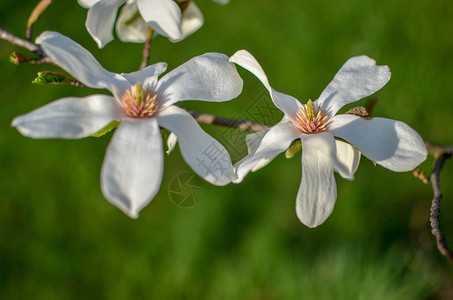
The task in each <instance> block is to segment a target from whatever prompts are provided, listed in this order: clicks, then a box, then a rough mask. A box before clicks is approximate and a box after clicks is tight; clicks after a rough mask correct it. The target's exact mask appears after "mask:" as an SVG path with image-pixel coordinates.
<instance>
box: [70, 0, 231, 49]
mask: <svg viewBox="0 0 453 300" xmlns="http://www.w3.org/2000/svg"><path fill="white" fill-rule="evenodd" d="M78 2H79V4H80V5H81V6H83V7H85V8H89V9H90V10H89V11H88V16H87V21H86V27H87V29H88V32H89V33H90V34H91V36H92V37H93V39H94V40H95V41H96V43H97V44H98V46H99V48H102V47H104V46H105V45H106V44H108V43H109V42H110V41H112V40H113V33H112V31H113V27H114V26H115V19H116V15H117V12H118V9H119V7H120V6H121V5H122V4H124V3H126V4H125V5H124V6H123V7H122V9H121V12H120V14H119V16H118V20H117V21H116V33H117V34H118V37H119V39H120V40H122V41H123V42H136V43H143V42H145V41H146V39H147V38H148V30H149V27H151V28H152V29H153V30H154V31H155V32H156V33H158V34H160V35H163V36H166V37H168V38H169V39H170V40H171V41H173V42H177V41H180V40H182V39H184V38H185V37H187V36H189V35H191V34H192V33H194V32H195V31H197V30H198V29H199V28H200V27H201V25H203V21H204V20H203V14H202V13H201V11H200V9H199V8H198V6H197V5H196V4H195V3H194V2H193V1H192V0H178V1H174V0H127V1H126V0H78ZM176 2H178V3H180V4H179V5H178V3H176ZM215 2H218V3H220V4H227V3H228V2H229V1H228V0H227V1H225V0H216V1H215Z"/></svg>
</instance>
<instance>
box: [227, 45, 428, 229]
mask: <svg viewBox="0 0 453 300" xmlns="http://www.w3.org/2000/svg"><path fill="white" fill-rule="evenodd" d="M230 61H231V62H234V63H236V64H238V65H240V66H242V67H244V68H245V69H247V70H249V71H250V72H251V73H253V74H254V75H255V76H256V77H258V79H259V80H260V81H261V82H262V83H263V84H264V86H265V87H266V88H267V89H268V91H269V93H270V95H271V98H272V101H273V102H274V104H275V105H276V106H277V107H278V108H279V109H280V110H281V111H283V113H284V114H285V117H284V118H283V120H282V121H281V122H280V123H278V124H276V125H275V126H273V127H272V128H271V129H269V130H267V131H266V132H264V133H263V132H261V133H257V134H253V135H252V136H251V137H250V138H249V139H248V140H249V149H250V150H251V153H250V154H249V155H248V156H246V157H245V158H243V159H242V160H241V161H239V162H238V163H237V164H236V165H235V169H236V172H237V175H238V179H237V180H236V181H235V182H236V183H238V182H241V181H242V180H243V179H244V177H245V176H246V175H247V174H248V173H249V172H250V171H255V170H257V169H259V168H261V167H263V166H265V165H266V164H267V163H269V162H270V161H271V160H272V159H273V158H274V157H275V156H277V155H278V154H279V153H281V152H283V151H285V150H287V149H288V147H289V146H290V145H291V143H292V142H293V141H294V140H296V139H299V140H300V141H301V143H302V182H301V184H300V187H299V191H298V193H297V198H296V213H297V216H298V217H299V219H300V221H301V222H302V223H304V224H305V225H307V226H308V227H316V226H318V225H320V224H322V223H323V222H324V221H325V220H326V219H327V218H328V217H329V216H330V214H331V213H332V210H333V207H334V205H335V201H336V198H337V189H336V184H335V177H334V171H336V172H338V173H339V174H340V175H341V176H342V177H343V178H346V179H353V175H354V172H355V171H356V169H357V167H358V164H359V159H360V153H359V152H358V151H357V150H356V148H357V149H359V150H360V152H361V153H363V154H364V155H365V156H366V157H368V158H369V159H370V160H372V161H374V162H376V163H377V164H379V165H381V166H383V167H385V168H387V169H389V170H392V171H396V172H405V171H410V170H412V169H414V168H415V167H416V166H418V165H419V164H420V163H421V162H423V161H424V160H425V159H426V156H427V150H426V148H425V145H424V143H423V140H422V139H421V137H420V136H419V135H418V134H417V132H415V131H414V130H413V129H412V128H411V127H409V126H408V125H407V124H405V123H403V122H399V121H394V120H389V119H384V118H372V119H364V118H361V117H359V116H356V115H351V114H340V115H337V112H338V110H339V109H340V108H342V107H343V106H344V105H346V104H349V103H352V102H355V101H357V100H360V99H362V98H364V97H367V96H369V95H371V94H373V93H375V92H376V91H378V90H379V89H381V88H382V87H383V86H384V85H385V84H386V83H387V82H388V81H389V79H390V70H389V68H388V67H387V66H377V65H376V62H375V61H374V60H372V59H371V58H369V57H367V56H358V57H353V58H351V59H349V60H348V61H347V62H346V63H345V64H344V65H343V66H342V67H341V69H340V70H339V71H338V73H337V74H336V75H335V77H334V79H333V80H332V82H330V84H329V85H328V86H327V87H326V89H325V90H324V91H323V92H322V93H321V96H320V97H319V98H318V100H316V101H314V102H311V101H310V100H309V101H308V103H307V104H305V105H302V104H301V103H300V102H299V101H298V100H297V99H296V98H294V97H291V96H288V95H285V94H282V93H279V92H277V91H275V90H274V89H273V88H272V87H271V86H270V84H269V82H268V79H267V76H266V74H265V73H264V71H263V69H262V67H261V66H260V64H259V63H258V62H257V61H256V59H255V58H254V57H253V56H252V55H251V54H250V53H248V52H247V51H245V50H240V51H238V52H236V53H235V54H234V55H233V56H232V57H231V58H230ZM259 135H261V136H259ZM334 137H338V138H341V139H343V140H345V141H346V142H348V143H350V144H352V145H353V146H354V147H353V146H351V145H350V144H348V143H345V142H342V141H338V140H335V138H334ZM355 147H356V148H355Z"/></svg>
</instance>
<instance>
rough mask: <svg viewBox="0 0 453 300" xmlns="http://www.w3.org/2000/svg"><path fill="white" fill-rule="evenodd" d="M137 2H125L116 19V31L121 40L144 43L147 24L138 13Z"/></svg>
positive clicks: (146, 34) (147, 29)
mask: <svg viewBox="0 0 453 300" xmlns="http://www.w3.org/2000/svg"><path fill="white" fill-rule="evenodd" d="M137 13H138V14H139V12H138V7H137V3H135V2H132V3H126V5H124V6H123V7H122V8H121V12H120V14H119V16H118V20H117V21H116V33H117V34H118V37H119V39H120V40H121V41H123V42H133V43H144V42H145V41H146V39H147V38H148V31H149V26H148V24H146V22H145V20H143V18H142V16H141V15H140V14H139V15H138V16H137V15H136V14H137Z"/></svg>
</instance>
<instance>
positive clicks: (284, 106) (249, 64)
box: [230, 50, 302, 122]
mask: <svg viewBox="0 0 453 300" xmlns="http://www.w3.org/2000/svg"><path fill="white" fill-rule="evenodd" d="M230 61H231V62H233V63H235V64H238V65H240V66H241V67H243V68H245V69H247V70H248V71H249V72H251V73H252V74H253V75H255V76H256V77H257V78H258V79H259V80H260V81H261V82H262V83H263V85H264V86H265V87H266V89H267V90H268V91H269V94H270V95H271V98H272V101H273V102H274V104H275V106H277V107H278V108H279V109H280V110H281V111H283V113H284V114H285V115H286V117H288V118H289V119H290V120H291V121H292V122H295V119H294V118H295V116H296V114H297V112H298V111H299V108H300V107H301V106H302V105H301V104H300V102H299V101H298V100H297V99H296V98H294V97H292V96H289V95H285V94H282V93H280V92H277V91H276V90H274V89H273V88H272V87H271V86H270V84H269V81H268V79H267V76H266V73H264V70H263V68H262V67H261V65H260V64H259V63H258V61H257V60H256V58H255V57H253V55H252V54H250V53H249V52H247V51H246V50H239V51H238V52H236V53H235V54H234V55H233V56H231V57H230Z"/></svg>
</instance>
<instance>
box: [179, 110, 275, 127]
mask: <svg viewBox="0 0 453 300" xmlns="http://www.w3.org/2000/svg"><path fill="white" fill-rule="evenodd" d="M184 109H185V110H186V111H187V112H188V113H190V114H191V115H192V117H194V118H195V120H197V122H200V123H204V124H210V125H218V126H224V127H229V128H233V129H238V130H240V131H250V132H257V131H261V130H264V129H268V128H269V126H267V125H264V124H261V123H256V122H252V121H249V120H244V119H230V118H224V117H218V116H214V115H211V114H205V113H200V112H197V111H193V110H190V109H186V108H184Z"/></svg>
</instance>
